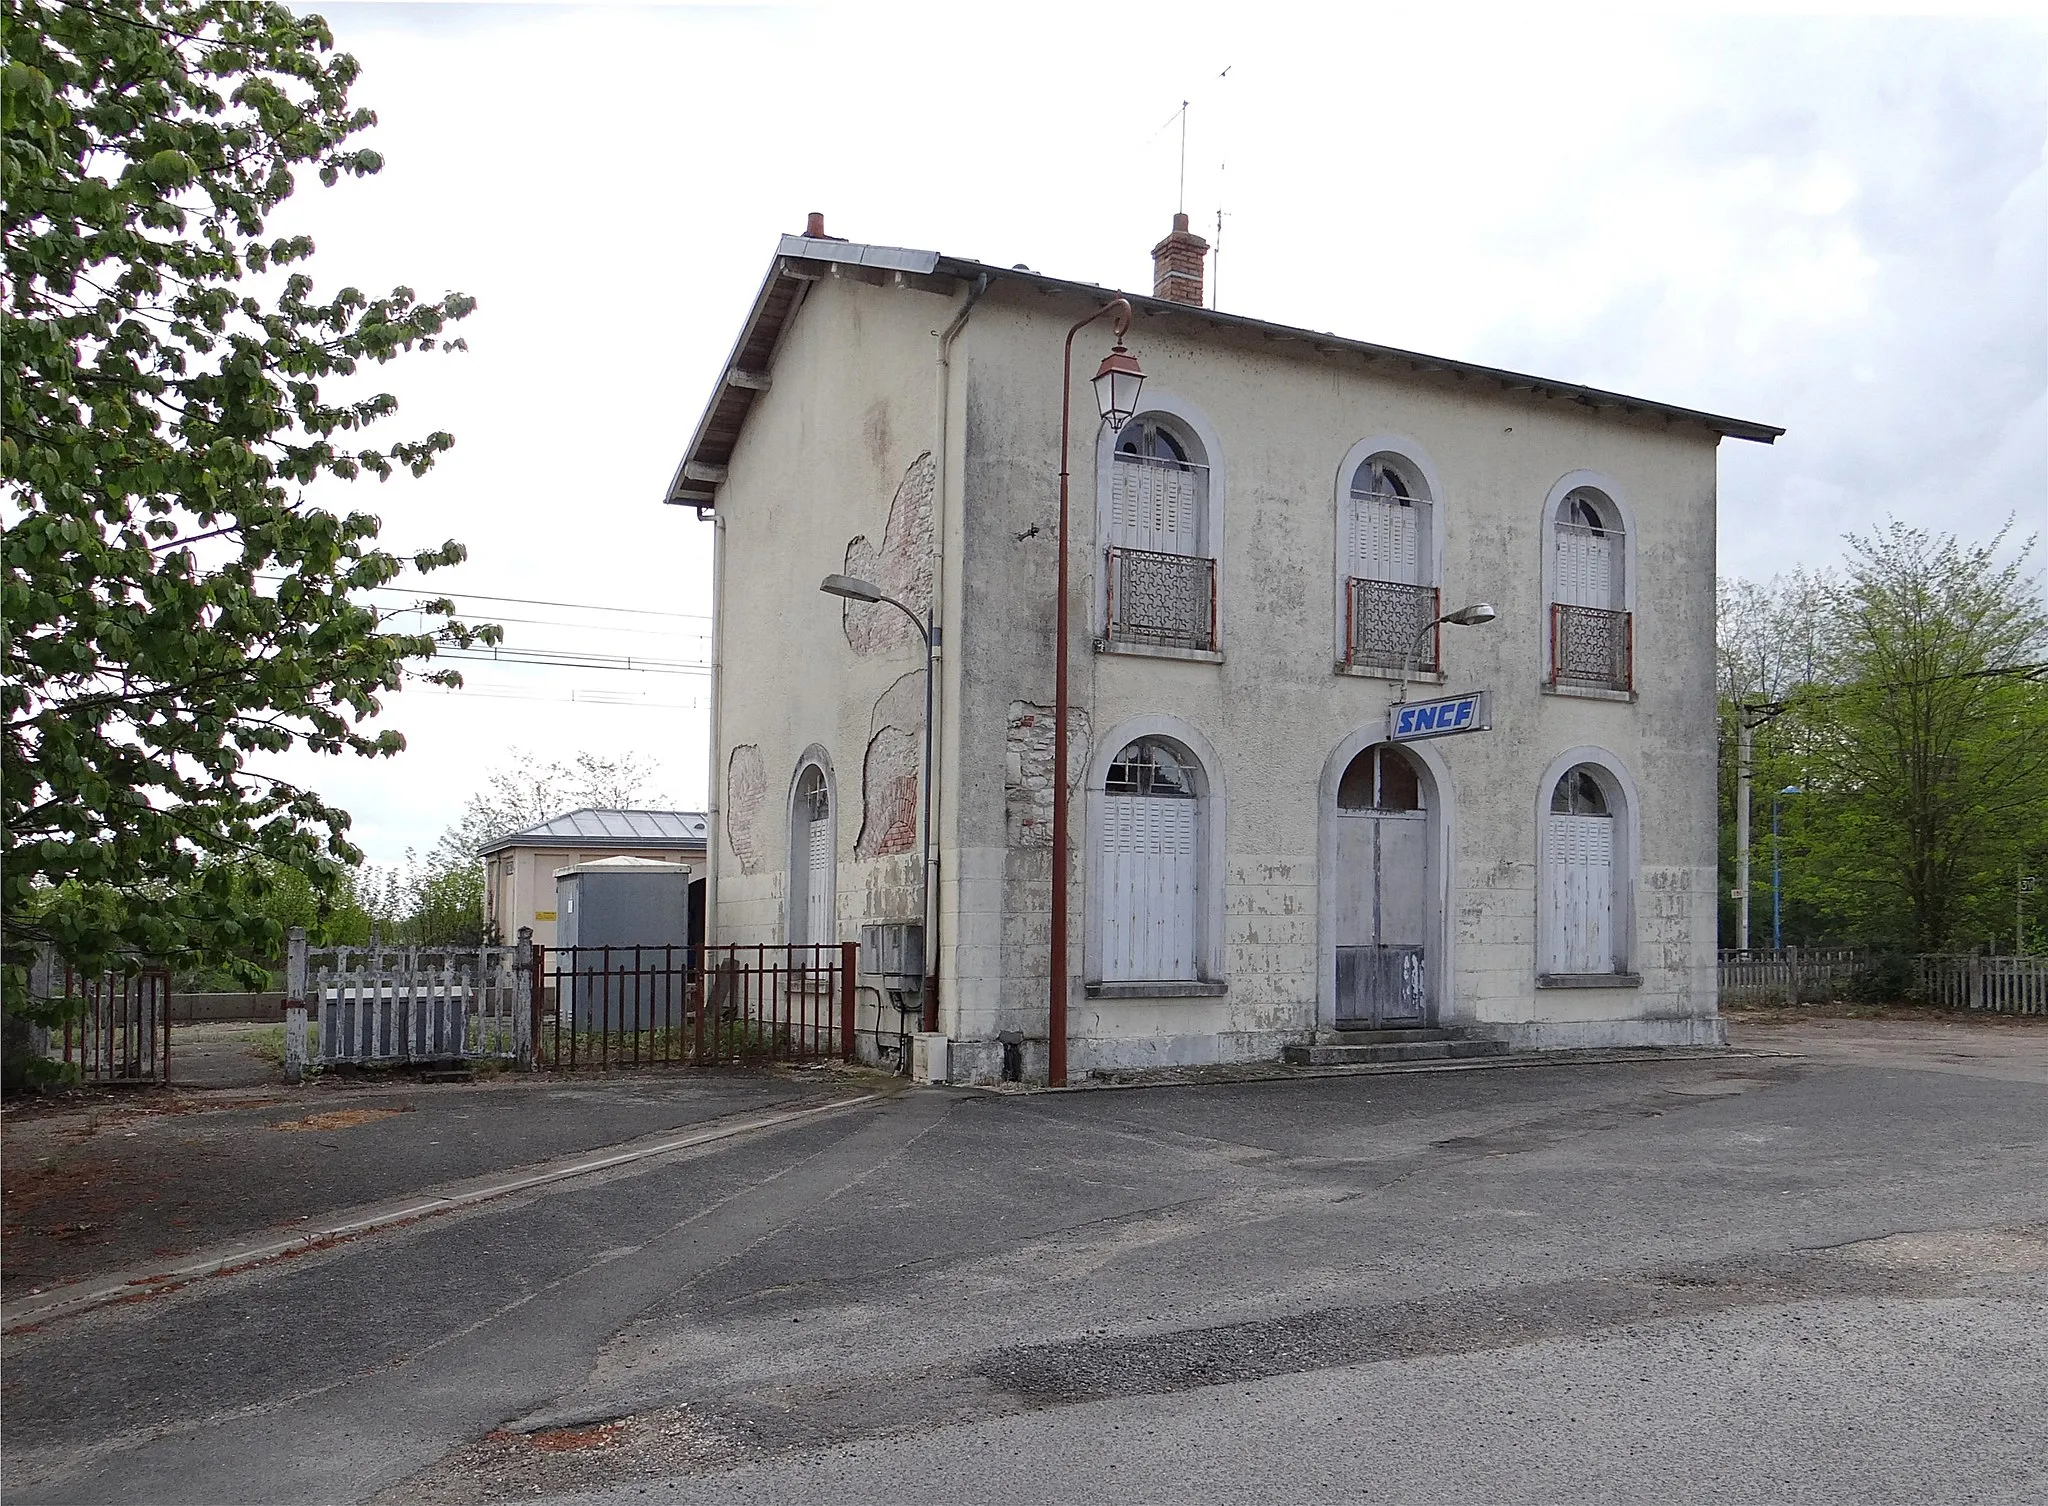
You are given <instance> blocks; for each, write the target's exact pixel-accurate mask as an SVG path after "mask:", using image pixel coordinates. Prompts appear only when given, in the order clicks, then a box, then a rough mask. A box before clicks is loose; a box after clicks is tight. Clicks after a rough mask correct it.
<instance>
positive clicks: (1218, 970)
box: [1081, 714, 1229, 999]
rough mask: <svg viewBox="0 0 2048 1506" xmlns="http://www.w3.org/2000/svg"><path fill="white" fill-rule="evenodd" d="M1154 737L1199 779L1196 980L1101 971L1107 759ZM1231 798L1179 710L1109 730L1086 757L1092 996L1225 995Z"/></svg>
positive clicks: (1086, 949)
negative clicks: (1150, 979) (1111, 978)
mask: <svg viewBox="0 0 2048 1506" xmlns="http://www.w3.org/2000/svg"><path fill="white" fill-rule="evenodd" d="M1146 737H1157V738H1163V739H1164V740H1165V741H1167V742H1170V743H1174V744H1177V745H1178V746H1179V747H1181V748H1182V749H1184V750H1185V751H1186V752H1187V754H1188V756H1189V759H1190V762H1191V765H1192V767H1193V769H1194V772H1195V777H1196V780H1197V790H1196V801H1197V810H1196V814H1195V835H1196V839H1197V841H1198V842H1199V844H1200V846H1199V850H1198V852H1197V855H1196V862H1197V864H1198V865H1199V866H1198V872H1199V873H1200V874H1201V881H1200V887H1201V898H1200V902H1199V908H1198V909H1197V911H1196V914H1195V925H1196V936H1195V974H1196V976H1195V978H1194V980H1193V981H1190V982H1175V981H1168V982H1161V983H1121V982H1119V983H1105V982H1104V981H1103V979H1102V972H1103V936H1102V931H1103V927H1102V898H1103V895H1104V894H1105V892H1106V890H1107V880H1106V877H1105V874H1104V863H1103V853H1102V841H1101V836H1102V828H1103V820H1104V817H1105V815H1106V809H1105V806H1104V802H1105V801H1106V800H1107V799H1108V793H1107V789H1106V786H1107V784H1108V782H1109V768H1110V765H1111V764H1113V763H1115V762H1116V756H1117V754H1119V753H1121V752H1123V750H1124V749H1125V748H1127V747H1129V746H1130V745H1131V744H1132V743H1134V742H1137V741H1138V740H1139V739H1140V738H1146ZM1226 808H1227V800H1226V798H1225V795H1224V789H1223V776H1222V766H1221V764H1220V763H1219V762H1218V761H1217V757H1216V749H1215V748H1214V747H1213V746H1211V744H1210V742H1209V739H1208V738H1206V737H1204V736H1203V735H1202V734H1201V733H1200V732H1198V731H1197V730H1196V729H1195V728H1193V727H1191V726H1189V725H1188V724H1187V723H1186V722H1184V721H1182V720H1181V719H1180V718H1179V717H1177V716H1165V715H1159V714H1154V715H1149V716H1136V717H1132V718H1131V719H1130V720H1128V721H1125V722H1120V723H1119V724H1118V725H1116V726H1114V727H1112V728H1110V729H1109V730H1108V731H1107V732H1105V733H1104V734H1103V735H1102V737H1101V740H1100V741H1098V742H1097V744H1096V746H1095V752H1094V755H1093V756H1092V757H1091V758H1090V759H1089V762H1088V774H1087V788H1086V807H1085V809H1086V824H1085V828H1084V831H1083V833H1082V841H1083V842H1085V843H1086V846H1087V853H1088V872H1087V889H1086V891H1085V893H1084V895H1083V904H1082V913H1083V920H1082V926H1081V937H1082V942H1081V966H1082V980H1083V982H1084V984H1085V985H1086V991H1087V995H1088V997H1089V998H1102V999H1114V998H1154V999H1170V998H1192V997H1204V996H1208V995H1213V994H1221V993H1224V992H1225V991H1226V990H1227V989H1228V987H1229V980H1228V979H1227V978H1226V977H1225V975H1224V971H1223V874H1224V853H1225V849H1224V845H1223V844H1224V832H1225V829H1226V828H1225V824H1224V816H1225V812H1226Z"/></svg>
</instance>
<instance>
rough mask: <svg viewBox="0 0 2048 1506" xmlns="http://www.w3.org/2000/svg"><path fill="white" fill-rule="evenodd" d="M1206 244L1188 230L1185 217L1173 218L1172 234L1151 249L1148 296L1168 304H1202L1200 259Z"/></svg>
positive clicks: (1204, 254) (1197, 305)
mask: <svg viewBox="0 0 2048 1506" xmlns="http://www.w3.org/2000/svg"><path fill="white" fill-rule="evenodd" d="M1208 254H1209V243H1208V242H1207V241H1205V240H1203V239H1202V238H1201V237H1200V236H1199V235H1196V234H1194V233H1193V232H1192V231H1190V230H1189V229H1188V217H1187V216H1186V215H1184V214H1177V215H1175V216H1174V217H1173V234H1171V235H1169V236H1168V237H1167V238H1166V239H1165V240H1163V241H1161V242H1160V243H1159V244H1158V245H1156V246H1154V247H1153V248H1152V296H1153V297H1154V298H1164V299H1166V300H1167V301H1168V302H1169V303H1192V304H1193V305H1194V306H1195V307H1196V308H1200V307H1201V306H1202V258H1203V257H1205V256H1207V255H1208Z"/></svg>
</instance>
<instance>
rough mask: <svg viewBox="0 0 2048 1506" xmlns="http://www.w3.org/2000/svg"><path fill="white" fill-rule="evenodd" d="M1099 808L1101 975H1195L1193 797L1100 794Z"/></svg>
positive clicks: (1123, 978) (1197, 896)
mask: <svg viewBox="0 0 2048 1506" xmlns="http://www.w3.org/2000/svg"><path fill="white" fill-rule="evenodd" d="M1102 807H1103V811H1102V827H1103V829H1102V888H1103V892H1102V896H1101V905H1102V976H1103V979H1104V980H1105V981H1107V982H1133V981H1144V982H1160V981H1166V980H1172V979H1192V978H1194V977H1195V975H1196V971H1195V937H1196V935H1197V930H1198V925H1197V922H1198V918H1199V916H1200V912H1201V879H1200V873H1199V869H1198V866H1197V860H1196V847H1197V844H1196V832H1195V816H1196V802H1195V801H1193V800H1184V799H1177V798H1161V797H1158V796H1152V795H1106V796H1104V797H1103V801H1102Z"/></svg>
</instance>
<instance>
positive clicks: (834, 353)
mask: <svg viewBox="0 0 2048 1506" xmlns="http://www.w3.org/2000/svg"><path fill="white" fill-rule="evenodd" d="M947 317H950V306H949V304H948V302H947V300H945V299H944V298H942V297H940V296H938V295H936V294H933V293H926V292H916V291H911V290H906V289H898V288H875V287H870V286H867V285H865V284H863V283H859V282H856V281H851V280H848V281H840V280H837V279H834V278H830V277H827V278H826V279H824V280H822V281H820V282H818V283H816V284H814V285H813V286H812V287H811V289H810V291H809V293H808V294H807V295H806V297H805V300H804V302H803V304H802V306H801V307H800V308H799V309H798V311H797V312H796V314H795V316H794V317H793V319H792V321H791V323H790V326H789V328H788V330H787V331H786V333H785V335H784V338H783V341H782V345H781V348H780V351H779V353H778V355H777V357H776V360H775V363H774V367H773V370H772V373H771V374H772V377H773V386H772V388H771V389H770V390H769V391H767V392H764V393H762V394H761V395H760V397H759V398H758V399H757V400H756V402H755V404H754V407H753V411H752V413H751V415H750V416H749V419H748V422H747V427H746V430H745V432H744V433H743V434H742V436H741V439H740V442H739V445H738V447H737V448H736V450H735V451H734V454H733V456H732V460H731V465H730V469H729V477H728V480H727V481H726V482H725V483H724V485H723V486H722V487H721V488H720V490H719V494H718V512H719V515H720V518H721V519H722V527H723V529H724V535H723V538H722V540H721V542H720V549H721V552H722V555H723V559H722V561H721V564H720V575H721V579H722V585H723V589H722V590H721V592H720V593H719V596H718V599H717V601H716V603H715V610H716V612H717V616H718V621H717V634H718V645H719V649H718V652H719V661H720V671H721V674H720V685H719V696H718V712H717V717H716V726H715V727H714V732H713V738H714V748H713V759H712V779H713V781H714V788H715V791H716V804H717V808H718V809H717V814H716V819H715V826H714V830H713V831H712V834H711V841H712V844H713V849H714V854H715V864H716V868H715V877H714V888H713V895H714V910H713V914H712V915H711V917H710V921H709V924H710V927H711V937H712V939H713V940H714V941H719V942H730V943H742V944H748V945H752V944H756V943H780V942H782V941H785V940H786V939H787V938H788V936H789V934H790V933H789V916H788V913H787V901H788V871H789V869H788V863H789V843H790V796H791V793H792V784H793V781H794V779H795V777H796V772H797V765H798V761H799V759H801V758H802V757H803V756H804V755H805V753H806V752H807V751H812V750H815V752H816V753H818V754H819V755H822V758H823V761H824V763H825V765H826V766H827V767H829V769H830V771H831V778H832V785H833V801H834V812H835V822H834V827H835V833H834V834H835V840H836V845H837V849H838V855H839V864H838V873H837V883H836V898H835V916H836V926H837V939H839V940H845V941H851V940H856V939H857V938H858V936H859V929H860V926H861V925H862V924H863V923H864V922H867V921H873V920H884V919H893V920H907V919H915V918H917V904H918V900H917V876H918V862H919V855H918V850H917V847H916V844H915V841H914V837H915V830H914V822H913V825H912V830H911V834H910V835H911V837H912V839H913V840H912V842H911V846H910V850H908V851H905V852H900V853H889V854H884V855H880V856H870V857H867V858H863V857H861V856H859V855H858V853H857V843H858V842H859V839H860V834H861V826H862V821H863V818H864V816H866V815H867V814H868V812H867V810H866V808H865V805H864V802H863V798H862V771H863V763H864V760H865V758H866V755H867V752H868V748H869V745H870V742H871V741H872V740H873V738H874V736H875V735H876V733H877V730H878V717H880V718H884V719H885V720H886V724H887V725H890V726H894V727H896V728H898V729H899V730H900V732H901V733H902V734H903V736H902V737H901V738H898V739H897V741H898V743H899V744H901V743H903V741H904V739H908V746H909V748H910V749H911V752H912V757H911V760H910V764H909V767H910V769H911V771H912V772H913V773H914V772H915V768H916V759H915V756H914V755H915V750H916V739H917V737H918V736H920V735H921V732H920V729H921V723H922V702H923V682H922V674H923V664H924V656H923V651H922V649H921V647H919V646H918V644H917V642H916V639H915V636H914V634H912V633H911V631H910V628H909V624H908V623H907V622H904V621H903V619H902V618H901V616H900V614H897V613H896V612H895V611H894V609H892V608H890V607H886V606H863V607H854V608H853V609H852V610H853V611H854V612H856V613H861V614H869V615H871V616H872V618H873V622H872V623H869V624H868V625H867V630H866V631H864V630H863V629H861V628H860V627H857V628H856V632H857V633H858V634H861V635H862V636H863V637H864V638H865V637H866V636H868V635H869V633H872V635H873V636H876V637H879V638H880V639H882V640H884V641H883V642H882V643H881V644H880V646H878V647H871V651H870V652H867V653H861V652H857V651H856V649H855V648H854V647H853V645H852V644H850V643H849V640H848V634H847V631H846V629H845V627H844V626H843V622H842V612H843V608H842V604H841V602H840V601H839V600H838V599H836V598H834V597H830V596H826V595H824V594H822V593H821V592H820V591H819V590H818V582H819V581H820V580H821V579H823V578H824V577H825V576H826V575H829V574H833V573H835V572H839V571H843V570H845V569H847V568H848V557H847V551H848V547H849V544H850V543H851V542H852V541H853V540H855V539H856V538H859V537H863V536H864V537H865V538H866V539H867V540H868V541H869V544H870V546H871V547H872V549H873V550H874V551H875V552H876V554H877V555H882V556H886V557H887V559H888V560H889V561H890V562H891V563H887V564H880V565H875V566H873V567H872V568H871V569H870V571H868V572H867V573H878V572H879V573H886V572H887V571H888V570H891V569H901V568H907V567H908V565H909V555H910V553H911V552H913V551H910V550H909V547H908V546H909V543H910V542H912V541H909V540H906V539H905V538H904V537H902V534H903V528H902V526H901V525H902V523H903V519H902V518H901V516H899V518H898V524H899V526H898V528H897V529H896V531H895V533H894V534H892V532H891V509H892V504H898V503H899V499H900V498H902V497H903V496H904V494H905V491H906V485H907V479H906V478H909V482H908V484H909V485H911V486H912V487H913V488H914V485H915V476H914V474H913V473H914V471H915V468H916V467H917V466H918V465H919V461H920V457H921V456H924V455H926V454H927V452H928V451H930V449H931V447H932V444H933V423H932V416H933V412H934V390H935V386H934V377H933V360H934V352H933V347H934V345H935V343H936V342H935V341H934V340H933V338H932V333H931V331H932V328H933V325H934V321H939V322H943V320H944V319H945V318H947ZM927 464H928V462H927ZM914 552H916V553H917V554H918V555H919V557H920V558H922V557H923V551H922V548H921V547H920V548H919V549H918V550H916V551H914ZM927 565H928V561H927ZM884 583H885V584H888V583H889V582H884ZM892 620H893V626H892ZM876 624H880V629H879V631H875V628H876ZM898 629H900V631H898ZM897 751H898V752H899V753H900V751H901V748H900V747H899V748H898V750H897ZM736 755H737V758H738V764H737V765H736V764H735V757H736ZM736 768H737V769H738V774H737V777H736V772H735V771H736ZM898 1023H899V1022H898V1016H897V1013H896V1011H895V1010H894V1009H893V1008H887V1007H884V1006H883V1005H882V1002H881V1000H880V998H879V996H877V995H875V994H873V993H871V992H869V991H867V990H863V992H862V995H861V999H860V1020H859V1027H860V1030H861V1032H862V1033H863V1040H862V1047H863V1050H864V1051H866V1052H868V1053H870V1054H871V1053H872V1051H873V1049H874V1047H875V1044H876V1040H877V1036H876V1031H877V1030H880V1031H881V1032H882V1033H883V1035H884V1037H886V1039H887V1040H888V1041H889V1042H891V1043H893V1041H894V1038H895V1036H896V1032H897V1029H898ZM913 1028H914V1022H913Z"/></svg>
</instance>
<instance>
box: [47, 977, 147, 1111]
mask: <svg viewBox="0 0 2048 1506" xmlns="http://www.w3.org/2000/svg"><path fill="white" fill-rule="evenodd" d="M63 996H64V998H66V999H69V1000H79V1001H82V1002H83V1004H84V1006H85V1008H84V1012H83V1013H82V1014H81V1015H80V1016H79V1017H78V1018H75V1019H69V1020H66V1021H65V1022H64V1061H65V1064H66V1065H67V1066H75V1067H77V1068H78V1072H79V1076H80V1077H81V1078H82V1079H83V1080H84V1081H86V1082H97V1083H123V1082H125V1083H163V1082H168V1081H169V1080H170V1073H171V974H170V971H169V969H167V968H161V967H151V968H144V969H143V970H142V971H140V972H137V973H127V974H123V973H103V974H100V975H98V976H96V977H95V976H88V975H85V974H81V973H77V972H74V971H72V969H70V968H69V967H67V968H65V969H64V995H63Z"/></svg>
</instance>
